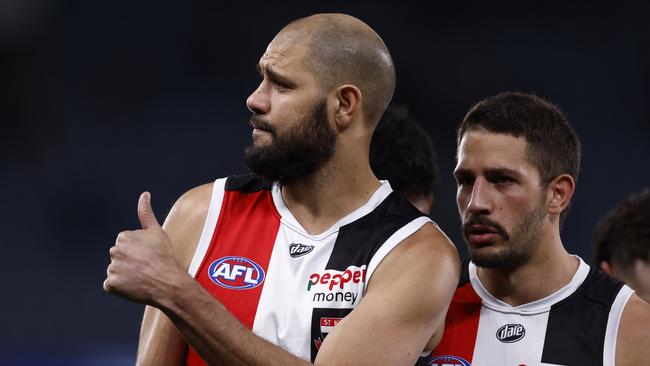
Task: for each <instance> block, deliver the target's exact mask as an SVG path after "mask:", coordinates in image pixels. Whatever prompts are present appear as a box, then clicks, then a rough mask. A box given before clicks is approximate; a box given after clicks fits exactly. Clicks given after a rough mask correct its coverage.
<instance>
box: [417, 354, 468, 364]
mask: <svg viewBox="0 0 650 366" xmlns="http://www.w3.org/2000/svg"><path fill="white" fill-rule="evenodd" d="M427 365H429V366H472V364H471V363H469V362H467V361H466V360H464V359H462V358H460V357H456V356H437V357H434V358H432V359H430V360H429V363H428V364H427Z"/></svg>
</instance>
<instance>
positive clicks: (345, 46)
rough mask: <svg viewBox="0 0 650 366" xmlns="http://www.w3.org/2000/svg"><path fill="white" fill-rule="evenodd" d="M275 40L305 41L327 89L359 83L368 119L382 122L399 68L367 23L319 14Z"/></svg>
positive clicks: (294, 24)
mask: <svg viewBox="0 0 650 366" xmlns="http://www.w3.org/2000/svg"><path fill="white" fill-rule="evenodd" d="M274 41H281V42H282V41H284V42H301V43H304V44H305V45H306V47H307V49H308V51H307V52H308V54H307V66H308V67H310V68H311V69H312V70H313V72H314V73H315V74H316V76H317V77H318V78H319V79H320V80H321V81H322V82H323V87H324V89H327V90H331V89H332V88H334V87H337V86H339V85H344V84H352V85H355V86H356V87H358V88H359V90H361V94H362V98H363V111H364V113H365V115H366V119H367V120H368V121H369V122H370V123H372V124H373V125H374V124H376V123H377V122H378V121H379V118H380V117H381V115H382V114H383V113H384V111H385V110H386V107H387V106H388V103H389V102H390V100H391V98H392V97H393V92H394V91H395V67H394V65H393V60H392V58H391V57H390V53H389V52H388V49H387V48H386V45H385V44H384V42H383V41H382V39H381V38H380V37H379V35H377V33H375V31H374V30H373V29H372V28H370V27H369V26H368V25H367V24H366V23H364V22H362V21H361V20H359V19H357V18H355V17H352V16H349V15H345V14H316V15H312V16H309V17H306V18H302V19H298V20H296V21H294V22H292V23H289V25H287V26H286V27H284V29H282V31H280V33H279V34H278V35H277V36H276V39H275V40H274Z"/></svg>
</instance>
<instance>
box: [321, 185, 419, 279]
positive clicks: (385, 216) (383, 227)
mask: <svg viewBox="0 0 650 366" xmlns="http://www.w3.org/2000/svg"><path fill="white" fill-rule="evenodd" d="M420 216H422V213H421V212H420V211H418V209H417V208H415V207H413V205H411V203H410V202H408V201H407V200H406V199H405V198H403V197H402V196H400V195H398V194H397V193H395V192H391V193H390V194H389V195H388V197H386V198H385V199H384V201H383V202H382V203H380V204H379V206H377V208H375V209H374V210H373V211H372V212H370V213H369V214H367V215H366V216H364V217H362V218H360V219H358V220H355V221H354V222H352V223H350V224H348V225H344V226H342V227H341V228H340V229H339V235H338V237H337V238H336V243H334V249H333V250H332V255H331V256H330V259H329V261H328V262H327V266H326V267H325V269H333V270H337V271H343V270H345V269H346V268H348V267H349V266H357V267H361V266H362V265H368V263H370V259H372V256H373V255H374V254H375V253H376V252H377V250H379V248H380V247H381V245H382V244H383V243H384V242H385V241H386V240H387V239H388V238H389V237H390V236H391V235H393V234H394V233H395V232H396V231H397V230H399V229H401V228H402V227H403V226H404V225H406V224H408V223H409V222H411V221H413V220H415V219H416V218H418V217H420Z"/></svg>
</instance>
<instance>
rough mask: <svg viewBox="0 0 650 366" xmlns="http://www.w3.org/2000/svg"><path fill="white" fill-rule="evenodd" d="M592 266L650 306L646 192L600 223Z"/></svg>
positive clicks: (649, 227)
mask: <svg viewBox="0 0 650 366" xmlns="http://www.w3.org/2000/svg"><path fill="white" fill-rule="evenodd" d="M594 265H595V266H599V267H600V269H602V270H603V271H604V272H606V273H607V274H609V275H611V276H614V277H616V278H618V279H620V280H621V281H623V282H625V283H627V284H628V285H629V286H630V287H631V288H633V289H634V291H635V292H636V294H637V295H638V296H639V297H640V298H642V299H643V300H645V301H646V302H648V303H650V189H648V188H646V189H644V190H643V191H641V192H638V193H635V194H632V195H631V196H629V197H628V198H627V199H625V200H623V202H621V203H619V204H618V205H617V206H616V207H615V208H614V209H612V211H610V212H609V213H607V215H605V216H604V217H603V218H602V219H601V220H600V222H599V223H598V226H596V230H595V238H594Z"/></svg>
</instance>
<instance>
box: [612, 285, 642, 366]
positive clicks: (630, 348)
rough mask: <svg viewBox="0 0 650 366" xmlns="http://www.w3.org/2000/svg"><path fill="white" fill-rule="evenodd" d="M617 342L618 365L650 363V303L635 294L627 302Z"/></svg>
mask: <svg viewBox="0 0 650 366" xmlns="http://www.w3.org/2000/svg"><path fill="white" fill-rule="evenodd" d="M616 344H617V347H616V348H617V349H616V364H617V365H648V364H650V352H648V349H650V305H649V304H648V303H646V302H645V301H643V300H642V299H641V298H640V297H638V296H636V295H635V294H632V295H631V296H630V298H629V300H628V301H627V303H626V304H625V308H624V310H623V314H622V316H621V321H620V325H619V329H618V337H617V342H616Z"/></svg>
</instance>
